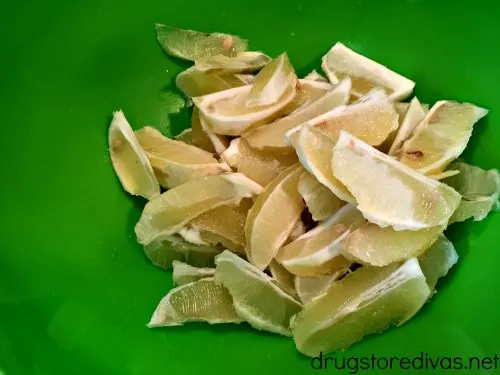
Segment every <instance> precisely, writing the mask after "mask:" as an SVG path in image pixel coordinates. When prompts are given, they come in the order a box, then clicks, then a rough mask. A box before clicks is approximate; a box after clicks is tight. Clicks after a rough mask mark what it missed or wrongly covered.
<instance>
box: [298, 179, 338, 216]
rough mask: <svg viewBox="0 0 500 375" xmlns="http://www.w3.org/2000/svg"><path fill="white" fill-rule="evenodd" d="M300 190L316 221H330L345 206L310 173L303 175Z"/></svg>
mask: <svg viewBox="0 0 500 375" xmlns="http://www.w3.org/2000/svg"><path fill="white" fill-rule="evenodd" d="M298 189H299V193H300V195H301V196H302V199H304V202H306V206H307V209H308V210H309V212H310V214H311V216H312V219H313V220H314V221H322V220H325V219H328V218H329V217H331V216H332V215H333V214H334V213H336V212H337V211H338V210H339V209H340V208H341V207H342V206H344V205H345V202H344V201H343V200H341V199H339V198H337V196H336V195H335V194H333V193H332V192H331V191H330V189H328V188H327V187H326V186H325V185H323V184H322V183H320V182H319V181H318V180H317V179H316V177H314V176H313V175H311V174H310V173H307V172H305V173H303V174H302V176H301V177H300V180H299V186H298Z"/></svg>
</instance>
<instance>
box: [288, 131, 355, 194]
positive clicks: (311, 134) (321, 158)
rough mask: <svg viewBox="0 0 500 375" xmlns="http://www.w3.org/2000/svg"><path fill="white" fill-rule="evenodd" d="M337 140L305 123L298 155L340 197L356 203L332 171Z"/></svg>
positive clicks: (298, 142) (319, 179)
mask: <svg viewBox="0 0 500 375" xmlns="http://www.w3.org/2000/svg"><path fill="white" fill-rule="evenodd" d="M334 145H335V142H334V141H333V140H332V139H331V138H329V137H328V136H327V135H326V134H324V133H322V132H321V131H319V130H318V129H315V128H314V127H312V126H310V125H307V124H305V125H303V126H302V128H301V130H300V133H299V137H298V140H297V146H296V150H297V155H298V157H299V160H300V162H301V163H302V165H303V166H304V168H305V169H307V171H309V172H310V173H311V174H312V175H313V176H314V177H316V179H317V180H318V181H319V182H321V183H322V184H323V185H325V186H326V187H327V188H328V189H330V191H331V192H332V193H333V194H335V196H337V197H338V198H340V199H341V200H343V201H346V202H349V203H356V200H355V199H354V197H353V196H352V195H351V193H349V191H348V190H347V188H346V187H345V186H344V185H343V184H342V183H341V182H340V181H339V180H337V178H335V176H334V175H333V173H332V168H331V166H330V165H331V160H332V155H333V154H332V152H333V146H334Z"/></svg>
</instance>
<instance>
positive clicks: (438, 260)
mask: <svg viewBox="0 0 500 375" xmlns="http://www.w3.org/2000/svg"><path fill="white" fill-rule="evenodd" d="M418 261H419V263H420V267H421V268H422V272H423V273H424V275H425V279H426V281H427V285H428V286H429V289H430V290H431V291H434V289H435V288H436V284H437V282H438V279H439V278H441V277H444V276H446V274H447V273H448V271H449V270H450V268H451V267H453V266H454V265H455V264H456V263H457V262H458V254H457V252H456V250H455V247H454V246H453V244H452V243H451V241H450V240H448V239H447V238H446V237H445V236H444V235H440V236H439V237H438V239H437V240H436V242H434V245H432V246H431V247H430V248H429V249H428V250H427V251H426V252H425V253H424V254H423V255H421V256H420V257H419V259H418Z"/></svg>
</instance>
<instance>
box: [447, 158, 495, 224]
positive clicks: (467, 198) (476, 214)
mask: <svg viewBox="0 0 500 375" xmlns="http://www.w3.org/2000/svg"><path fill="white" fill-rule="evenodd" d="M451 171H457V172H459V174H457V175H455V176H453V177H449V178H446V179H445V180H443V182H444V183H446V184H448V185H450V186H451V187H453V188H455V189H456V190H457V191H458V192H459V193H460V194H461V195H462V200H461V202H460V205H459V206H458V208H457V210H456V211H455V212H454V213H453V216H452V217H451V219H450V223H454V222H457V221H464V220H467V219H469V218H473V219H474V221H479V220H483V219H484V218H486V216H488V214H489V213H490V212H491V211H494V210H498V208H499V201H498V197H499V194H500V174H499V173H498V170H497V169H490V170H484V169H481V168H479V167H475V166H473V165H469V164H466V163H460V162H457V163H453V164H452V166H451V169H450V172H451Z"/></svg>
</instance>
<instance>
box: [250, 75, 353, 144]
mask: <svg viewBox="0 0 500 375" xmlns="http://www.w3.org/2000/svg"><path fill="white" fill-rule="evenodd" d="M350 88H351V84H350V80H349V79H346V80H343V81H342V82H340V83H339V84H338V85H337V86H336V87H335V88H333V89H331V90H330V91H328V92H326V93H325V94H323V95H322V97H320V98H319V99H316V100H314V101H313V102H312V103H311V104H309V105H306V106H304V107H303V108H300V109H299V110H297V111H295V112H293V113H292V114H290V115H288V116H285V117H282V118H280V119H278V120H276V121H274V122H273V123H271V124H267V125H264V126H261V127H258V128H257V129H255V130H253V131H251V132H249V133H247V134H245V135H244V138H245V139H246V140H247V142H248V143H249V145H250V146H252V147H254V148H259V149H266V148H278V149H283V148H290V145H289V144H288V142H287V141H286V139H285V138H286V137H285V134H286V133H287V132H288V131H289V130H291V129H293V128H295V127H297V126H299V125H301V124H302V123H304V122H306V121H309V120H311V119H313V118H315V117H317V116H319V115H321V114H323V113H326V112H329V111H330V110H332V109H334V108H336V107H338V106H340V105H345V104H347V101H348V99H349V93H350Z"/></svg>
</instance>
